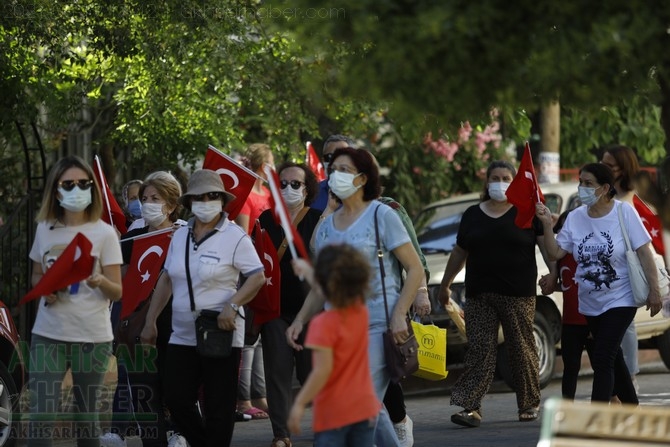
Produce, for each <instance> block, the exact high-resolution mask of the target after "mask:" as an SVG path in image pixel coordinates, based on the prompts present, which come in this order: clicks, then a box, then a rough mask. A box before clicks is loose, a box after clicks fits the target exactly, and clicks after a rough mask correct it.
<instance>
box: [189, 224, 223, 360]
mask: <svg viewBox="0 0 670 447" xmlns="http://www.w3.org/2000/svg"><path fill="white" fill-rule="evenodd" d="M189 251H191V229H190V228H189V230H188V234H187V235H186V255H185V263H186V265H185V268H186V282H187V283H188V297H189V299H190V300H191V312H193V314H194V315H195V312H196V311H195V300H194V299H193V285H192V283H191V269H190V266H189ZM219 313H220V312H217V311H215V310H208V309H203V310H201V311H200V312H199V313H198V316H197V317H196V319H195V339H196V349H197V351H198V354H200V355H201V356H203V357H210V358H225V357H228V356H229V355H230V353H231V352H232V349H233V335H234V334H235V331H224V330H223V329H220V328H219V323H218V321H217V318H218V316H219Z"/></svg>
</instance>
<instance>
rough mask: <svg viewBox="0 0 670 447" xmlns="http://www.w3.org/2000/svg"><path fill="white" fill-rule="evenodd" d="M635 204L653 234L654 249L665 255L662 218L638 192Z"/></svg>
mask: <svg viewBox="0 0 670 447" xmlns="http://www.w3.org/2000/svg"><path fill="white" fill-rule="evenodd" d="M633 206H635V210H636V211H637V213H638V214H639V215H640V219H642V223H643V224H644V227H645V228H646V229H647V231H648V232H649V235H650V236H651V245H653V246H654V250H656V253H658V254H659V255H662V256H665V244H664V243H663V226H662V225H661V219H659V217H658V215H656V214H655V213H654V212H653V211H652V210H651V208H649V205H647V204H646V203H645V202H644V200H642V199H641V198H639V197H638V196H637V194H636V195H634V196H633Z"/></svg>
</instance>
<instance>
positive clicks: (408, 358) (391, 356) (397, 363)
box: [375, 205, 419, 383]
mask: <svg viewBox="0 0 670 447" xmlns="http://www.w3.org/2000/svg"><path fill="white" fill-rule="evenodd" d="M379 206H380V205H377V208H376V209H375V240H376V244H377V258H378V259H379V273H380V275H381V280H382V292H383V294H384V310H385V311H386V331H384V333H383V334H382V336H383V337H384V357H385V359H386V369H388V371H389V373H390V375H391V381H392V382H393V383H398V382H400V381H401V380H402V379H404V378H405V377H407V376H409V375H411V374H412V373H414V372H416V371H417V370H418V369H419V343H418V342H417V341H416V337H414V331H413V330H412V324H411V322H410V319H409V317H407V331H408V332H409V337H407V340H405V341H404V342H402V343H401V344H397V343H396V342H395V339H394V338H393V331H392V330H391V318H390V317H389V307H388V301H387V300H386V283H385V281H384V277H385V276H386V272H385V269H384V259H383V258H384V252H382V248H381V242H380V240H379V225H378V222H377V211H379Z"/></svg>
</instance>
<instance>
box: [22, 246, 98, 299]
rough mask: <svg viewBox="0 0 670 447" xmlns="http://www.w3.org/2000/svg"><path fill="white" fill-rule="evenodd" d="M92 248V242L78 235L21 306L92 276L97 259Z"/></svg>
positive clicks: (24, 297) (25, 296)
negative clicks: (92, 254)
mask: <svg viewBox="0 0 670 447" xmlns="http://www.w3.org/2000/svg"><path fill="white" fill-rule="evenodd" d="M92 248H93V245H92V244H91V241H89V240H88V238H87V237H86V236H84V235H83V234H82V233H77V235H76V236H75V237H74V239H72V242H70V243H69V244H68V245H67V247H65V250H63V253H61V254H60V256H58V258H57V259H56V261H55V262H54V263H53V264H52V265H51V267H49V268H48V269H47V270H46V271H45V272H44V275H42V278H41V279H40V280H39V282H38V283H37V284H36V285H35V287H33V289H32V290H31V291H30V292H28V293H27V294H26V295H24V296H23V298H21V301H19V304H24V303H27V302H28V301H32V300H34V299H36V298H39V297H41V296H44V295H50V294H52V293H56V292H57V291H59V290H61V289H64V288H65V287H68V286H70V285H72V284H76V283H78V282H79V281H83V280H84V279H86V278H88V277H89V276H91V273H93V266H94V265H95V258H94V257H93V256H91V249H92Z"/></svg>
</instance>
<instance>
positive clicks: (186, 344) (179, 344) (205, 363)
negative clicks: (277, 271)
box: [141, 169, 265, 447]
mask: <svg viewBox="0 0 670 447" xmlns="http://www.w3.org/2000/svg"><path fill="white" fill-rule="evenodd" d="M234 198H235V196H233V195H232V194H230V193H229V192H227V191H226V190H225V188H224V186H223V182H222V181H221V177H220V176H219V174H217V173H216V172H214V171H211V170H209V169H200V170H198V171H195V172H194V173H193V175H191V178H190V179H189V181H188V188H187V192H186V194H184V195H183V196H182V197H181V203H182V205H183V206H184V207H185V208H186V209H188V210H189V211H191V212H192V213H193V214H194V217H193V218H191V219H189V221H188V226H185V227H181V228H179V229H177V231H175V233H174V235H173V236H172V242H170V247H169V248H168V253H167V257H166V259H165V265H164V273H163V275H162V276H161V277H160V279H159V280H158V283H157V284H156V288H155V291H154V294H153V297H152V299H151V304H150V307H149V310H148V311H147V321H146V323H145V326H144V330H143V331H142V335H141V340H142V343H145V344H149V345H152V346H155V344H156V336H157V330H156V319H157V317H158V315H159V314H160V312H161V311H162V310H163V308H164V307H165V306H166V305H167V303H168V300H169V298H170V296H172V297H173V298H172V334H171V335H170V341H169V343H168V346H167V352H166V359H165V382H164V383H165V388H164V389H165V393H166V394H165V401H166V403H167V406H168V408H169V409H170V415H171V416H172V419H173V421H174V423H175V424H176V425H177V428H178V429H179V431H180V432H181V434H182V435H183V436H184V437H185V438H186V440H187V441H188V443H189V445H190V446H191V447H204V446H214V445H216V446H229V445H230V442H231V439H232V437H233V428H234V425H235V405H236V396H237V393H236V391H237V382H238V372H239V366H240V353H241V348H242V345H243V343H244V311H243V309H242V306H243V305H244V304H246V303H248V302H249V301H251V300H252V299H253V298H254V297H255V296H256V293H257V292H258V290H259V289H260V288H261V286H262V285H263V284H264V283H265V275H264V274H263V264H262V263H261V261H260V259H259V258H258V255H257V254H256V250H255V248H254V246H253V244H252V242H251V238H250V237H249V236H248V235H247V234H246V232H245V231H244V230H242V229H241V228H240V227H239V226H238V225H236V224H235V223H234V222H231V221H230V220H229V219H228V214H227V213H226V212H225V211H224V210H225V208H226V205H227V204H228V203H229V202H230V201H231V200H232V199H234ZM240 275H242V276H244V277H245V281H244V284H243V285H242V286H240V287H239V288H238V279H239V277H240ZM191 300H193V304H194V305H195V312H194V311H193V310H192V309H191ZM201 310H214V311H217V312H219V315H218V318H217V322H218V327H219V328H220V329H223V330H226V331H235V333H234V336H233V342H232V353H231V354H230V355H229V356H228V357H224V358H210V357H204V356H202V355H200V354H199V353H198V351H197V349H196V332H195V323H194V320H195V316H194V314H197V313H199V311H201ZM201 386H202V391H203V393H202V394H203V396H204V399H203V400H204V402H203V407H204V408H202V410H203V411H202V412H198V409H197V406H196V404H197V402H198V395H199V390H200V388H201ZM203 415H204V416H203Z"/></svg>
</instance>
